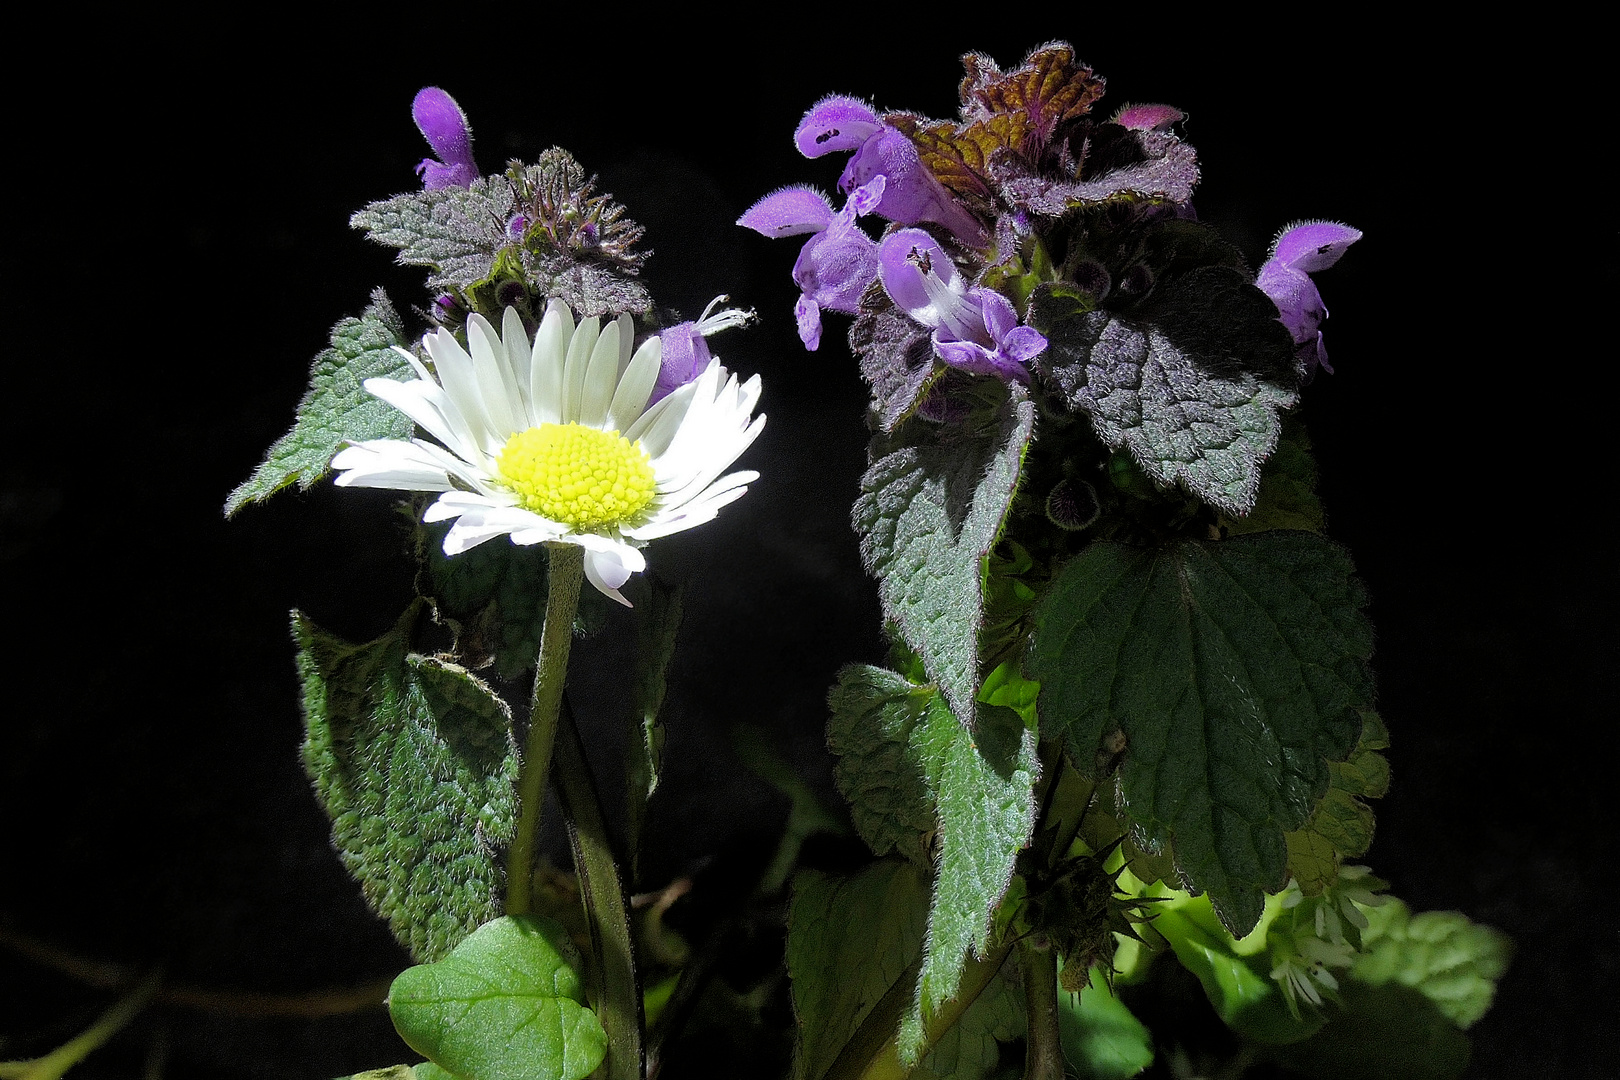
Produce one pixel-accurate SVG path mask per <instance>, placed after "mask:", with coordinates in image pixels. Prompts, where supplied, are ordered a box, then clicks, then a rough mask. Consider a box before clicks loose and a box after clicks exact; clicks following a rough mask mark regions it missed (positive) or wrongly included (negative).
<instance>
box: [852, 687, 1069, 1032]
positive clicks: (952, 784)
mask: <svg viewBox="0 0 1620 1080" xmlns="http://www.w3.org/2000/svg"><path fill="white" fill-rule="evenodd" d="M831 705H832V709H833V719H832V722H831V724H830V726H829V735H828V741H829V744H830V745H831V746H832V748H833V750H834V751H835V752H837V753H839V754H840V755H841V760H840V761H839V763H838V766H837V770H838V771H837V774H836V775H837V779H838V783H839V787H840V789H841V790H843V792H844V794H845V795H846V796H847V797H848V799H849V801H850V806H851V814H852V816H853V817H854V820H855V823H856V828H857V830H859V831H860V832H861V834H862V836H863V837H865V838H866V839H867V840H868V842H871V843H872V844H873V847H874V848H878V849H880V850H883V851H888V850H892V849H898V850H900V851H902V853H905V854H908V855H910V856H911V857H912V858H914V859H915V858H922V857H926V855H927V854H928V853H929V852H930V850H931V848H930V844H929V843H927V842H925V839H924V834H923V833H919V831H918V830H919V829H921V830H926V831H927V832H931V833H932V834H934V838H933V841H932V849H933V850H936V851H937V862H936V865H935V873H934V891H933V898H932V901H931V903H930V907H929V912H928V943H927V950H926V955H925V958H924V961H923V966H922V973H921V976H920V978H919V980H918V1008H916V1009H913V1010H912V1011H911V1012H910V1013H908V1014H907V1016H906V1018H905V1020H904V1022H903V1023H902V1026H901V1040H900V1045H901V1056H902V1058H910V1059H912V1060H914V1059H915V1057H916V1054H917V1051H918V1049H919V1048H920V1046H921V1041H922V1037H923V1033H922V1016H923V1015H924V1014H925V1013H926V1014H932V1013H933V1012H934V1011H936V1010H937V1009H938V1007H939V1006H940V1004H941V1003H943V1002H945V1001H948V1000H950V999H951V998H952V997H954V996H955V994H956V989H957V984H958V983H959V982H960V980H961V977H962V964H963V961H964V959H965V957H966V955H967V950H968V949H969V948H970V947H971V948H973V949H974V950H975V951H976V952H977V953H978V954H979V955H981V956H982V955H983V954H984V951H985V948H986V946H987V943H988V941H989V936H990V922H991V915H992V913H993V912H994V909H995V907H996V905H997V904H998V903H1000V901H1001V898H1002V896H1003V895H1004V894H1005V893H1006V891H1007V883H1008V882H1009V881H1010V880H1011V878H1012V872H1013V862H1014V860H1015V859H1016V858H1017V855H1018V852H1019V850H1020V849H1022V848H1023V846H1024V844H1025V843H1026V842H1027V841H1028V840H1029V835H1030V830H1031V829H1032V828H1033V827H1034V824H1035V806H1034V798H1033V789H1034V784H1035V777H1036V775H1037V773H1038V772H1039V765H1038V763H1037V761H1036V758H1035V735H1034V732H1032V731H1031V730H1030V729H1029V728H1028V727H1026V726H1025V724H1024V722H1023V720H1022V719H1021V718H1020V717H1019V716H1018V714H1017V713H1016V712H1014V711H1013V710H1011V709H1008V708H1003V707H1001V706H994V705H992V706H986V707H985V708H984V709H982V710H981V712H980V723H979V728H978V730H977V731H975V732H969V731H968V730H967V729H965V728H963V727H962V725H961V724H960V723H958V722H957V720H956V718H955V716H953V715H952V713H951V711H950V710H949V709H948V708H947V707H946V706H945V703H944V701H943V700H942V698H941V697H940V695H939V693H938V692H937V691H936V690H935V689H934V688H933V687H931V686H917V685H915V684H913V683H911V682H910V681H909V680H907V679H905V678H904V677H902V676H900V675H897V674H895V673H894V672H891V671H884V670H883V669H881V668H873V667H860V666H851V667H847V668H845V669H844V670H843V671H842V672H840V674H839V682H838V685H837V686H836V687H834V689H833V692H832V695H831ZM885 813H892V814H894V815H895V816H896V817H897V819H898V821H899V823H897V824H895V825H890V824H887V823H885V822H884V821H883V820H882V815H883V814H885Z"/></svg>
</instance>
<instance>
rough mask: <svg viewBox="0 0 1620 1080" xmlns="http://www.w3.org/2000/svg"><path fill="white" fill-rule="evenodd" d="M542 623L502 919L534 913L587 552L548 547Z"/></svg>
mask: <svg viewBox="0 0 1620 1080" xmlns="http://www.w3.org/2000/svg"><path fill="white" fill-rule="evenodd" d="M546 548H547V554H548V556H549V566H548V567H547V574H546V618H545V623H544V624H543V625H542V626H541V628H540V655H539V656H538V657H537V658H536V660H535V664H534V695H533V699H532V701H533V704H532V705H531V709H530V713H529V737H528V740H527V742H526V743H525V744H524V748H523V765H522V767H521V768H520V769H519V771H518V823H517V835H515V836H514V837H513V838H512V846H511V848H510V849H508V851H507V853H506V914H508V915H527V914H528V913H529V912H530V910H532V904H533V888H534V854H535V843H536V841H537V839H538V837H539V835H540V811H541V809H542V808H543V807H544V806H545V800H546V774H547V773H548V772H549V771H550V769H551V747H552V743H554V742H555V741H556V738H557V710H558V708H559V706H560V705H561V704H562V692H563V683H564V682H565V681H566V680H567V678H568V650H569V649H570V648H571V647H572V645H573V642H574V615H575V613H576V612H577V611H578V610H579V586H580V582H581V580H583V578H584V576H585V549H584V548H582V547H580V546H578V545H577V544H555V543H548V544H547V545H546Z"/></svg>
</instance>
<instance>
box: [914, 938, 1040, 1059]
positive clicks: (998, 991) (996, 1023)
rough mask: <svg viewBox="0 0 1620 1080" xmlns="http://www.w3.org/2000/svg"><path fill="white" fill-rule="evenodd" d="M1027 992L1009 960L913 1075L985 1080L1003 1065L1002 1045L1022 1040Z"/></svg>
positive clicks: (1025, 1026)
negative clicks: (983, 1079)
mask: <svg viewBox="0 0 1620 1080" xmlns="http://www.w3.org/2000/svg"><path fill="white" fill-rule="evenodd" d="M1026 1028H1027V1023H1026V1020H1025V1017H1024V991H1023V987H1022V986H1020V985H1019V981H1018V969H1017V966H1016V965H1015V964H1014V963H1013V962H1012V961H1011V960H1009V961H1008V962H1007V963H1004V964H1002V965H1001V970H1000V971H998V972H997V973H996V977H995V978H994V979H992V980H991V982H990V985H989V986H987V987H985V988H984V990H983V992H982V993H980V994H979V996H978V997H976V998H974V999H973V1004H971V1005H969V1006H968V1007H967V1010H966V1011H965V1012H963V1013H962V1015H961V1017H960V1018H959V1019H958V1020H957V1021H956V1023H954V1024H952V1025H951V1026H950V1027H949V1028H947V1029H946V1031H945V1033H944V1034H943V1035H941V1036H940V1037H939V1041H938V1042H936V1043H934V1048H933V1049H932V1050H930V1051H929V1052H928V1054H927V1056H925V1057H924V1058H923V1059H922V1060H921V1061H920V1062H918V1063H917V1070H916V1071H915V1072H913V1073H912V1074H911V1075H912V1076H914V1077H916V1078H917V1080H933V1078H937V1080H982V1078H983V1077H987V1076H990V1075H992V1074H993V1073H994V1072H995V1069H996V1066H997V1065H998V1064H999V1063H1000V1061H1001V1044H1002V1043H1006V1042H1012V1041H1013V1040H1014V1039H1019V1038H1023V1036H1024V1034H1025V1031H1026Z"/></svg>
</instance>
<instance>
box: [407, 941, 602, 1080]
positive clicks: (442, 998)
mask: <svg viewBox="0 0 1620 1080" xmlns="http://www.w3.org/2000/svg"><path fill="white" fill-rule="evenodd" d="M578 969H579V955H578V953H577V952H576V951H575V949H574V946H573V944H572V943H571V942H570V941H569V940H568V933H567V931H566V930H564V929H563V928H562V926H561V925H560V924H558V923H555V922H553V921H551V920H550V919H542V918H537V917H534V916H529V915H520V916H509V917H505V918H500V919H496V920H495V921H493V922H490V923H486V924H484V925H483V926H481V927H479V928H478V929H477V930H475V931H474V932H473V933H472V934H471V935H469V936H468V937H467V939H466V940H465V941H463V942H462V943H461V944H460V945H458V946H456V948H455V949H454V950H453V951H452V952H451V953H450V955H449V956H447V957H445V958H444V959H443V960H440V961H439V962H438V963H435V964H423V965H420V966H418V967H413V968H407V969H406V970H405V971H403V972H401V973H400V976H399V978H397V979H395V980H394V985H393V987H392V989H391V990H390V991H389V993H388V1011H389V1013H390V1014H391V1015H392V1016H393V1019H394V1027H395V1028H397V1029H398V1031H399V1034H400V1037H401V1038H403V1039H404V1040H405V1042H406V1044H407V1045H409V1046H410V1047H411V1049H413V1050H415V1051H417V1052H418V1053H420V1054H423V1055H425V1056H427V1057H428V1058H429V1059H431V1060H432V1061H433V1062H434V1063H436V1064H437V1065H439V1066H441V1067H442V1068H444V1069H445V1070H447V1071H449V1072H450V1073H452V1074H454V1075H455V1076H457V1077H460V1078H462V1080H534V1078H536V1077H546V1078H547V1080H579V1078H580V1077H584V1076H587V1075H589V1074H590V1073H591V1072H592V1070H594V1069H595V1068H596V1067H597V1065H599V1064H601V1062H602V1058H603V1056H604V1055H605V1054H606V1052H607V1036H606V1035H605V1034H604V1033H603V1031H602V1025H601V1023H600V1022H599V1021H598V1020H597V1019H596V1016H595V1014H593V1013H592V1012H591V1011H590V1009H588V1008H586V1006H585V990H584V987H583V985H582V984H581V982H580V977H579V973H578Z"/></svg>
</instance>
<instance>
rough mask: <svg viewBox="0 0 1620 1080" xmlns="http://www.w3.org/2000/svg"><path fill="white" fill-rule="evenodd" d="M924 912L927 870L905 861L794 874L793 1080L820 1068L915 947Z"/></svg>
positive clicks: (814, 1078)
mask: <svg viewBox="0 0 1620 1080" xmlns="http://www.w3.org/2000/svg"><path fill="white" fill-rule="evenodd" d="M927 918H928V878H927V873H926V871H925V870H923V869H921V868H919V867H916V866H913V865H912V864H910V863H906V862H900V861H898V860H893V859H890V860H885V861H882V862H878V863H874V864H872V865H871V866H869V867H867V868H866V869H865V870H862V871H861V872H860V873H859V874H856V875H855V876H854V877H847V878H845V877H833V876H830V875H827V874H822V873H819V872H817V871H814V870H805V871H803V872H801V873H800V874H799V876H798V877H797V878H796V879H795V881H794V888H793V906H792V908H791V909H790V911H789V913H788V942H787V967H788V975H789V977H790V978H791V979H792V980H793V1012H794V1015H795V1016H796V1017H797V1018H798V1022H799V1045H798V1053H797V1054H796V1055H795V1058H794V1067H793V1075H794V1077H795V1080H820V1077H821V1076H822V1075H823V1074H825V1073H826V1071H827V1069H828V1067H829V1066H831V1065H832V1063H833V1062H834V1061H835V1060H836V1059H837V1057H838V1054H839V1052H840V1051H841V1050H843V1048H844V1044H845V1043H847V1042H848V1041H849V1038H850V1036H851V1035H853V1034H854V1033H855V1030H856V1029H857V1028H858V1027H860V1025H861V1021H863V1020H864V1019H866V1016H867V1014H868V1013H870V1012H871V1011H872V1007H873V1006H874V1005H876V1004H877V1003H878V1001H879V1000H880V999H882V997H883V995H885V994H887V993H888V992H889V988H890V987H892V986H893V985H894V983H895V981H896V980H898V979H899V978H900V976H901V975H902V974H904V973H905V971H906V969H907V968H909V967H910V966H911V964H912V962H913V961H914V960H916V958H917V955H918V954H919V953H920V952H921V951H922V946H923V934H924V931H925V927H926V924H927ZM907 989H909V988H907Z"/></svg>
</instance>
